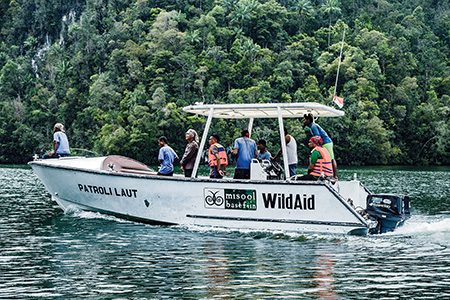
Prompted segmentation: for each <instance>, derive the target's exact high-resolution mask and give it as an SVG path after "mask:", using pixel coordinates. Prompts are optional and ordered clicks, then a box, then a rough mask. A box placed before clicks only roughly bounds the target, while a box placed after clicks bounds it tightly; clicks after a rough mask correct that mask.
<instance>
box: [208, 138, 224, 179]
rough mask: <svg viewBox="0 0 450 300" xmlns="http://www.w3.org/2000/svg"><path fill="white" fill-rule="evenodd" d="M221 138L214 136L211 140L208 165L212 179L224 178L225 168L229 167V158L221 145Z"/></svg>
mask: <svg viewBox="0 0 450 300" xmlns="http://www.w3.org/2000/svg"><path fill="white" fill-rule="evenodd" d="M219 141H220V138H219V136H218V135H217V134H213V135H211V136H210V138H209V145H210V146H209V149H208V163H209V167H210V173H209V177H210V178H219V179H220V178H223V176H224V175H225V168H226V166H227V165H228V157H227V152H226V150H225V147H224V146H222V145H221V144H219Z"/></svg>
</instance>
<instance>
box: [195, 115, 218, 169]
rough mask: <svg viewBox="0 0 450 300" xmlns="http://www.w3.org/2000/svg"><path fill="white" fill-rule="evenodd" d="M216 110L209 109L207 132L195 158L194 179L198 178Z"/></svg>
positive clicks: (205, 131)
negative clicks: (199, 167)
mask: <svg viewBox="0 0 450 300" xmlns="http://www.w3.org/2000/svg"><path fill="white" fill-rule="evenodd" d="M213 112H214V108H212V107H211V108H210V109H209V114H208V120H206V124H205V130H204V131H203V136H202V141H201V142H200V146H199V148H198V152H197V157H196V158H195V164H194V169H193V170H192V178H196V177H197V171H198V166H199V165H200V160H201V158H202V153H203V149H204V148H205V144H206V139H207V138H208V131H209V127H211V121H212V117H213Z"/></svg>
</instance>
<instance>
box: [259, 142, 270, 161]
mask: <svg viewBox="0 0 450 300" xmlns="http://www.w3.org/2000/svg"><path fill="white" fill-rule="evenodd" d="M256 146H257V147H258V160H260V161H262V160H270V157H271V156H272V155H271V154H270V152H269V151H267V148H266V147H267V143H266V140H263V139H261V140H259V141H258V143H257V144H256Z"/></svg>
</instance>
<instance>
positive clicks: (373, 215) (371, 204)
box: [366, 194, 410, 234]
mask: <svg viewBox="0 0 450 300" xmlns="http://www.w3.org/2000/svg"><path fill="white" fill-rule="evenodd" d="M409 202H410V199H409V197H408V196H406V195H402V196H399V195H393V194H382V195H368V196H367V208H366V213H367V214H368V215H369V218H370V219H371V220H372V221H376V226H374V227H373V228H370V229H369V233H371V234H379V233H386V232H390V231H394V229H395V228H397V227H399V226H401V225H402V224H403V223H404V222H405V221H406V220H407V219H409V217H410V205H409Z"/></svg>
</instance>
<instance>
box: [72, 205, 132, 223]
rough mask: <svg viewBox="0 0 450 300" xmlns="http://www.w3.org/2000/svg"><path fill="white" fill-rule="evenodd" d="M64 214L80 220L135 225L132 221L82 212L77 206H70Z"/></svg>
mask: <svg viewBox="0 0 450 300" xmlns="http://www.w3.org/2000/svg"><path fill="white" fill-rule="evenodd" d="M64 213H65V214H66V215H69V216H73V217H75V218H80V219H89V220H92V219H97V220H107V221H113V222H117V223H133V222H132V221H128V220H125V219H120V218H116V217H114V216H111V215H106V214H101V213H99V212H93V211H84V210H80V209H78V208H77V207H75V206H68V207H67V208H66V210H65V211H64Z"/></svg>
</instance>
